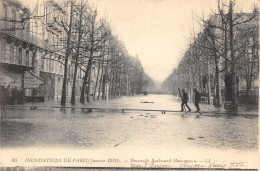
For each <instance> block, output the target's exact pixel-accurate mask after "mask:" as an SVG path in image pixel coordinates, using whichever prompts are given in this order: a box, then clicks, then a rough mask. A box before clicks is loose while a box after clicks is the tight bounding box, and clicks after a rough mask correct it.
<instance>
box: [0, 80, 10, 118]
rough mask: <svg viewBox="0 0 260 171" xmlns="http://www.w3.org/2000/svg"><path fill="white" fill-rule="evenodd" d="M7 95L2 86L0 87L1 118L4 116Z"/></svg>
mask: <svg viewBox="0 0 260 171" xmlns="http://www.w3.org/2000/svg"><path fill="white" fill-rule="evenodd" d="M7 98H8V94H7V90H6V88H5V87H4V86H3V85H0V104H1V116H3V115H2V114H4V116H6V106H5V105H6V102H7Z"/></svg>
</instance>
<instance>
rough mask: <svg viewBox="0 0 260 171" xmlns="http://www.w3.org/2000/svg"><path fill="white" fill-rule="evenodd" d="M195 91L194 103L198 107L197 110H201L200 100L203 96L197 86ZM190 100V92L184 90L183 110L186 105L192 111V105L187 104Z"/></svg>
mask: <svg viewBox="0 0 260 171" xmlns="http://www.w3.org/2000/svg"><path fill="white" fill-rule="evenodd" d="M193 91H194V95H195V102H194V104H195V107H196V109H197V111H195V112H200V106H199V102H200V100H201V96H200V93H199V92H198V90H197V89H196V88H194V89H193ZM188 100H189V98H188V94H187V93H186V92H185V90H182V103H181V111H183V109H184V105H186V106H187V108H188V110H189V112H190V111H191V109H190V107H189V106H188V104H187V103H188Z"/></svg>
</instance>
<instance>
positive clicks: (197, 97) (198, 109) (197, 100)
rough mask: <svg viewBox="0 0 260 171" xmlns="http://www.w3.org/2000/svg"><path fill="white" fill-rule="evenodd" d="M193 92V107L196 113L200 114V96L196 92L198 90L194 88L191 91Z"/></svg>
mask: <svg viewBox="0 0 260 171" xmlns="http://www.w3.org/2000/svg"><path fill="white" fill-rule="evenodd" d="M193 91H194V94H195V102H194V104H195V106H196V108H197V111H196V112H200V106H199V102H200V100H201V96H200V93H199V92H198V90H197V89H196V88H194V89H193Z"/></svg>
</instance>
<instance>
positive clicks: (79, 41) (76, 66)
mask: <svg viewBox="0 0 260 171" xmlns="http://www.w3.org/2000/svg"><path fill="white" fill-rule="evenodd" d="M82 8H83V4H82V2H81V11H80V18H79V29H78V31H79V33H78V42H77V50H76V59H75V66H74V76H73V83H72V92H71V101H70V102H71V104H73V105H74V104H75V94H76V93H75V89H76V79H77V72H78V61H79V49H80V44H81V38H82V31H81V26H82V14H83V9H82Z"/></svg>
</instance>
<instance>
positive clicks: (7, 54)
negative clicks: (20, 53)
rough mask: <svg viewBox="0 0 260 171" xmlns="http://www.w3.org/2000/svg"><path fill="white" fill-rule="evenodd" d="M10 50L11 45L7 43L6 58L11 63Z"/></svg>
mask: <svg viewBox="0 0 260 171" xmlns="http://www.w3.org/2000/svg"><path fill="white" fill-rule="evenodd" d="M10 48H11V45H10V43H6V49H5V52H6V56H5V59H6V60H7V62H10V50H11V49H10Z"/></svg>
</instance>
